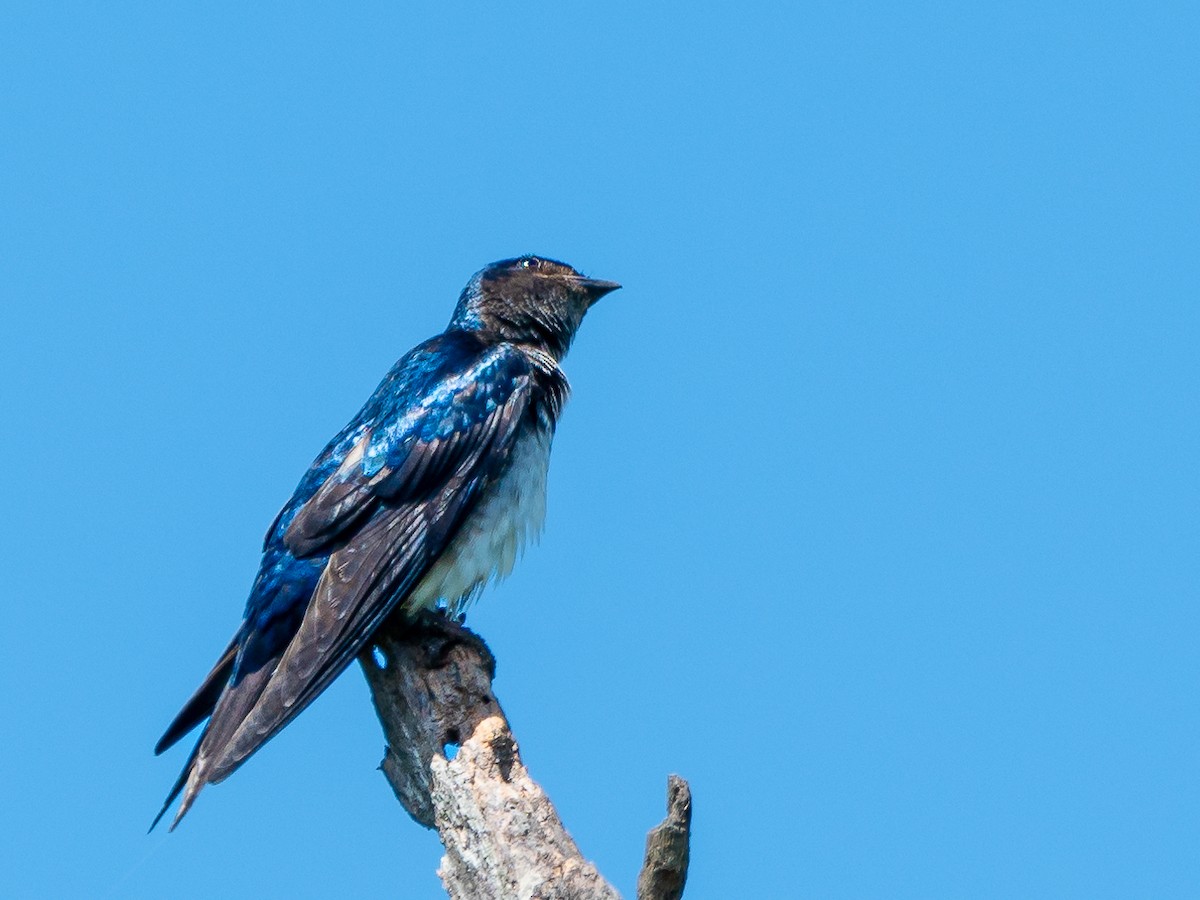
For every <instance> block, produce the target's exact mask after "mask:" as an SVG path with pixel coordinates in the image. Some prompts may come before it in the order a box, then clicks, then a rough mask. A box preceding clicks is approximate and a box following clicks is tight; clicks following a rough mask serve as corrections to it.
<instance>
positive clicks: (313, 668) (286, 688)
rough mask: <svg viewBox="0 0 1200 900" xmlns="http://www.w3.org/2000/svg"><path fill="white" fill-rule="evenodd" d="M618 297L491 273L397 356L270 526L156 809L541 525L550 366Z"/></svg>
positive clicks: (454, 594)
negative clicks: (385, 626)
mask: <svg viewBox="0 0 1200 900" xmlns="http://www.w3.org/2000/svg"><path fill="white" fill-rule="evenodd" d="M616 287H617V285H615V284H613V283H612V282H605V281H598V280H595V279H588V278H584V277H583V276H581V275H580V274H579V273H578V272H576V271H575V270H574V269H572V268H570V267H569V266H566V265H564V264H562V263H557V262H554V261H553V260H546V259H541V258H538V257H521V258H519V259H513V260H505V261H503V262H500V263H495V264H493V265H492V266H489V267H488V268H486V269H484V270H482V271H481V272H479V273H478V274H476V276H475V277H474V278H472V279H471V281H470V282H469V283H468V285H467V287H466V289H465V290H464V291H463V294H462V296H461V297H460V299H459V303H458V306H457V307H456V308H455V312H454V315H453V317H452V319H451V323H450V326H449V327H448V328H447V330H446V331H445V332H443V333H442V334H440V335H438V336H437V337H434V338H431V339H430V340H428V341H425V342H424V343H422V344H420V345H418V346H417V347H415V348H414V349H413V350H411V351H410V352H409V353H407V354H406V355H405V356H404V357H403V358H401V359H400V361H399V362H397V363H396V365H395V366H393V368H392V369H391V371H389V372H388V374H387V375H386V376H385V377H384V379H383V381H382V382H381V383H380V385H379V387H378V388H377V389H376V390H375V392H374V393H373V394H372V395H371V396H370V398H369V399H368V400H367V402H366V403H365V404H364V405H363V407H362V409H361V410H359V412H358V414H357V415H355V416H354V418H353V419H351V420H350V422H349V423H348V424H347V425H346V427H345V428H343V429H342V430H341V431H340V432H339V433H338V434H337V435H336V436H335V437H334V438H333V439H332V440H331V441H330V442H329V443H328V444H327V445H326V447H325V448H324V450H322V451H321V453H320V454H319V455H318V456H317V458H316V459H315V460H314V461H313V463H312V465H311V466H310V467H309V469H308V471H307V472H306V473H305V474H304V477H303V478H302V479H301V480H300V483H299V484H298V485H297V487H296V490H295V492H294V493H293V495H292V497H291V499H289V500H288V502H287V503H286V504H285V505H284V507H283V509H281V510H280V512H279V514H278V516H276V518H275V521H274V522H273V523H272V524H271V526H270V528H268V530H267V534H266V537H265V539H264V543H263V560H262V565H261V567H260V570H259V573H258V576H257V577H256V578H255V581H254V584H253V586H252V588H251V591H250V597H249V599H248V601H247V603H246V609H245V614H244V616H243V621H242V624H241V626H240V627H239V628H238V630H237V632H236V633H235V635H234V637H233V640H232V641H231V642H230V644H229V646H228V647H227V648H226V650H225V652H224V653H223V654H222V655H221V657H220V659H219V660H218V662H217V664H216V666H214V668H213V670H212V671H211V672H210V673H209V676H208V677H207V678H206V679H205V682H204V683H203V684H202V685H201V687H200V688H199V689H198V690H197V692H196V694H195V695H193V697H192V698H191V699H190V700H189V701H188V703H187V704H185V706H184V708H183V710H182V711H181V712H180V713H179V715H178V716H177V717H176V719H175V721H174V722H172V724H171V725H170V727H168V729H167V731H166V733H165V734H164V735H163V737H162V739H161V740H160V741H159V743H158V745H157V747H156V748H155V750H156V752H162V751H163V750H164V749H166V748H167V747H168V746H170V745H172V744H173V743H175V742H176V741H177V740H179V738H181V737H182V736H183V735H184V734H186V733H187V732H188V731H190V730H191V729H192V728H194V727H195V726H196V725H198V724H199V723H200V722H201V721H203V720H204V719H206V718H207V719H208V722H207V724H206V726H205V728H204V731H203V733H202V734H201V736H200V739H199V741H198V742H197V744H196V747H195V749H194V750H193V752H192V755H191V757H190V758H189V760H188V762H187V765H186V766H185V767H184V770H183V772H182V774H181V775H180V777H179V780H178V781H177V782H176V784H175V785H174V787H173V789H172V791H171V794H170V796H169V797H168V799H167V802H166V804H164V806H163V812H165V811H166V809H167V808H168V807H169V806H170V804H171V802H172V801H173V800H174V799H175V797H177V796H178V795H179V794H180V793H181V792H182V793H183V801H182V803H181V804H180V807H179V811H178V813H177V814H176V817H175V824H177V823H178V822H179V819H180V818H182V816H183V815H184V814H185V813H186V812H187V810H188V808H189V807H190V806H191V804H192V802H193V801H194V799H195V797H196V795H197V793H198V792H199V791H200V789H201V788H203V787H204V785H205V784H209V783H213V782H217V781H220V780H222V779H223V778H225V777H226V776H228V775H229V774H230V773H231V772H233V771H234V770H235V769H236V768H237V767H238V766H239V765H241V763H242V762H244V761H245V760H246V759H247V758H248V757H249V756H250V755H251V754H252V753H254V752H255V751H256V750H257V749H258V748H259V747H261V746H262V745H263V744H264V743H265V742H266V741H268V740H269V739H270V738H271V737H272V736H273V735H274V734H276V733H277V732H278V731H279V730H280V729H281V728H282V727H284V726H285V725H286V724H287V723H288V722H289V721H291V719H292V718H294V717H295V716H296V715H297V714H298V713H299V712H300V711H301V710H302V709H304V707H305V706H307V705H308V703H310V702H312V700H313V699H314V698H315V697H316V696H317V695H318V694H320V692H321V691H322V690H324V688H325V687H326V686H327V685H328V684H329V682H330V681H331V680H332V679H334V678H336V677H337V675H339V674H340V673H341V672H342V671H343V670H344V669H345V668H346V666H347V665H349V664H350V662H352V661H353V659H354V658H355V657H356V656H357V655H358V654H359V653H360V652H361V651H362V650H363V649H364V648H365V647H366V646H367V645H368V644H369V642H370V639H371V635H372V634H373V633H374V631H375V630H376V629H377V628H378V627H379V625H380V624H381V623H382V622H383V621H384V619H386V618H387V617H388V615H390V614H391V613H392V611H393V610H395V609H397V608H400V609H402V610H403V611H404V612H406V613H408V614H415V613H416V612H418V611H419V610H420V609H421V608H423V607H427V606H429V605H432V604H437V603H444V604H448V605H450V606H451V607H452V608H457V607H458V605H459V604H461V603H464V602H465V601H466V600H467V599H469V598H470V597H472V596H473V595H474V594H475V592H477V591H478V589H479V588H480V587H482V585H483V584H484V583H486V582H487V581H488V580H489V579H490V578H492V577H498V576H501V575H503V574H505V573H506V572H507V571H508V569H509V568H510V567H511V565H512V560H513V557H514V556H515V552H516V548H517V547H518V545H519V543H520V541H521V540H523V539H524V537H525V534H526V531H527V530H528V529H529V528H536V527H539V526H540V509H541V507H540V506H539V505H538V504H540V503H541V500H540V497H539V496H538V493H539V491H540V490H543V488H542V487H540V486H539V484H540V482H539V479H541V480H542V481H544V476H545V464H546V457H547V455H548V453H549V446H550V438H551V437H552V435H553V431H554V428H555V425H556V423H557V419H558V415H559V412H560V411H561V408H562V405H563V403H564V402H565V401H566V396H567V390H568V388H567V382H566V378H565V376H564V375H563V373H562V370H561V369H560V368H559V365H558V363H559V360H560V359H561V358H562V356H563V355H564V354H565V353H566V351H567V348H568V347H569V346H570V342H571V340H572V338H573V337H574V334H575V331H576V329H577V328H578V327H579V324H580V322H581V321H582V319H583V316H584V314H585V313H586V311H587V309H588V307H590V306H591V304H592V303H594V302H595V301H596V300H597V299H598V298H599V297H600V296H603V295H604V294H605V293H608V292H609V291H611V290H613V289H615V288H616ZM531 497H532V500H531ZM531 504H532V505H531ZM163 812H160V813H159V816H160V817H161V816H162V814H163ZM157 821H158V819H155V822H156V823H157ZM172 827H174V824H173V825H172Z"/></svg>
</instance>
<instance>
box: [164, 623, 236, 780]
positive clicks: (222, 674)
mask: <svg viewBox="0 0 1200 900" xmlns="http://www.w3.org/2000/svg"><path fill="white" fill-rule="evenodd" d="M237 651H238V638H237V636H236V635H235V636H234V638H233V640H232V641H230V642H229V646H228V647H226V648H225V652H224V653H222V654H221V658H220V659H218V660H217V662H216V665H214V666H213V667H212V671H210V672H209V673H208V675H207V676H205V678H204V683H203V684H202V685H200V687H198V688H196V693H194V694H192V696H191V697H190V698H189V699H188V702H187V703H185V704H184V705H183V709H181V710H180V711H179V715H177V716H176V717H175V718H174V720H172V722H171V724H170V725H168V726H167V730H166V731H165V732H163V736H162V737H160V738H159V739H158V743H157V744H155V745H154V755H155V756H158V755H159V754H160V753H162V752H163V751H164V750H166V749H167V748H168V747H172V746H174V745H175V744H176V743H177V742H178V741H179V739H180V738H182V737H183V736H184V735H186V734H187V733H188V732H189V731H191V730H192V729H193V728H195V727H196V726H197V725H199V724H200V723H201V722H203V721H204V720H205V719H207V718H208V717H209V716H211V715H212V712H213V708H214V707H215V706H216V705H217V701H218V700H219V699H220V697H221V692H222V691H223V690H225V686H226V685H227V684H228V683H229V677H230V676H231V675H232V674H233V663H234V661H235V660H236V659H237Z"/></svg>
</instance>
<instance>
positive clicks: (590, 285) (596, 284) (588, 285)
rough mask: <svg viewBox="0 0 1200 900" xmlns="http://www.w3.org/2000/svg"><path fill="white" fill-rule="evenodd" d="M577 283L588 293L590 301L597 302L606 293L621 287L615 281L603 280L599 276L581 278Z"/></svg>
mask: <svg viewBox="0 0 1200 900" xmlns="http://www.w3.org/2000/svg"><path fill="white" fill-rule="evenodd" d="M575 284H576V285H577V286H578V287H579V289H580V290H581V291H583V292H584V293H585V294H587V296H588V301H589V303H595V302H596V301H597V300H599V299H600V298H601V297H603V296H604V295H605V294H611V293H612V292H613V291H615V290H618V289H619V288H620V287H621V286H620V285H619V284H617V283H616V282H615V281H602V280H600V279H599V278H580V279H578V280H577V281H576V282H575Z"/></svg>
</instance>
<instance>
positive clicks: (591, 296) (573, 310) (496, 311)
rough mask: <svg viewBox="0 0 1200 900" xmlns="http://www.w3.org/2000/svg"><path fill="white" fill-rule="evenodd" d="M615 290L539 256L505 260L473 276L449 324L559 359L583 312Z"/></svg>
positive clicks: (609, 283) (613, 284) (612, 283)
mask: <svg viewBox="0 0 1200 900" xmlns="http://www.w3.org/2000/svg"><path fill="white" fill-rule="evenodd" d="M619 287H620V285H619V284H617V283H616V282H615V281H601V280H599V279H597V278H587V277H585V276H583V275H581V274H579V272H577V271H575V270H574V269H573V268H571V267H570V266H568V265H567V264H566V263H561V262H556V261H555V260H553V259H546V258H545V257H542V256H520V257H517V258H516V259H505V260H501V261H500V262H495V263H492V264H491V265H490V266H488V267H487V268H484V269H481V270H480V271H478V272H476V273H475V275H474V277H473V278H472V279H471V280H470V281H469V282H468V283H467V286H466V287H465V288H463V292H462V296H460V297H459V299H458V306H457V307H455V309H454V317H453V318H452V319H451V320H450V324H451V326H452V327H458V328H464V329H468V330H471V331H477V332H479V333H481V334H484V335H487V336H489V337H494V338H497V339H499V340H504V341H511V342H513V343H518V344H535V345H537V346H540V347H543V348H544V349H546V350H547V351H549V352H550V353H552V354H553V355H554V356H555V358H558V359H561V358H562V357H563V355H564V354H566V352H567V348H568V347H570V346H571V340H572V339H573V338H574V337H575V332H576V330H578V328H579V324H580V323H581V322H582V321H583V316H584V314H585V313H586V312H587V311H588V308H589V307H590V306H591V305H592V304H593V303H595V302H596V301H597V300H599V299H600V298H601V297H603V296H604V295H605V294H607V293H609V292H610V291H615V290H616V289H617V288H619Z"/></svg>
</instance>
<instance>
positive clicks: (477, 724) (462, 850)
mask: <svg viewBox="0 0 1200 900" xmlns="http://www.w3.org/2000/svg"><path fill="white" fill-rule="evenodd" d="M374 644H375V650H374V652H369V653H364V654H363V655H362V657H361V658H360V662H361V664H362V667H363V671H364V672H365V673H366V676H367V682H368V684H369V685H370V687H371V696H372V700H373V701H374V703H375V709H376V711H377V712H378V714H379V720H380V722H381V723H382V725H383V730H384V735H385V737H386V739H387V747H386V749H385V752H384V758H383V765H382V767H381V768H382V769H383V773H384V775H385V776H386V777H387V780H388V782H389V783H390V784H391V786H392V789H393V790H394V791H395V793H396V797H397V799H398V800H399V801H400V803H401V805H402V806H403V807H404V809H405V810H406V811H407V812H408V814H409V815H410V816H412V818H413V819H415V820H416V821H417V822H419V823H420V824H422V825H424V826H425V827H427V828H436V829H437V831H438V834H439V836H440V837H441V840H442V844H443V846H444V847H445V848H446V853H445V856H443V857H442V862H441V866H440V867H439V869H438V875H439V876H440V877H441V879H442V883H443V885H444V886H445V888H446V891H447V892H448V893H449V895H450V897H451V898H453V900H518V898H519V900H535V898H536V900H619V897H620V895H619V894H618V893H617V891H616V890H615V889H614V888H613V887H612V885H610V884H609V883H608V882H607V881H605V880H604V878H603V877H602V876H601V875H600V873H599V872H598V871H597V870H596V867H595V866H594V865H592V864H591V863H590V862H588V861H587V860H585V859H584V858H583V855H582V854H581V853H580V852H579V848H578V847H577V846H575V842H574V841H573V840H572V839H571V836H570V835H569V834H568V833H567V831H566V829H565V828H564V827H563V824H562V821H561V820H560V819H559V817H558V813H557V812H556V811H555V809H554V805H553V804H552V803H551V802H550V798H549V797H547V796H546V794H545V792H544V791H543V790H542V789H541V788H540V787H539V786H538V785H537V783H536V782H534V780H533V779H532V778H531V777H530V775H529V772H528V770H526V768H525V765H524V764H523V763H522V762H521V755H520V751H519V749H518V747H517V742H516V739H515V738H514V737H513V734H512V731H511V730H510V728H509V725H508V720H507V719H506V718H505V715H504V711H503V710H502V709H501V708H500V703H499V702H498V701H497V700H496V696H495V694H494V693H493V692H492V679H493V677H494V676H495V672H496V662H495V658H494V657H493V656H492V653H491V651H490V650H489V649H488V647H487V645H486V644H485V643H484V642H483V641H482V640H481V639H480V638H479V637H478V636H477V635H475V634H474V632H471V631H469V630H467V629H466V628H463V627H462V626H461V625H457V624H455V623H452V622H449V621H447V620H446V619H445V618H444V617H442V616H434V615H426V616H423V617H422V618H421V619H420V620H418V621H417V622H415V623H414V622H410V621H407V620H401V619H397V620H395V621H393V622H390V623H388V624H387V625H386V626H384V628H382V629H381V630H380V632H379V633H377V634H376V636H375V641H374ZM668 794H669V796H668V816H667V819H666V820H665V821H664V822H663V823H662V824H661V825H660V826H658V827H657V828H655V829H654V830H653V831H651V833H650V835H649V837H648V838H647V845H646V865H645V869H644V870H643V872H642V876H641V877H640V878H639V880H638V900H678V898H679V897H680V895H681V894H682V892H683V884H684V881H685V879H686V877H687V861H688V836H689V829H690V822H691V795H690V792H689V791H688V787H687V782H685V781H684V780H683V779H682V778H679V777H678V776H674V775H673V776H671V782H670V785H669V788H668ZM652 845H653V846H652Z"/></svg>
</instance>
